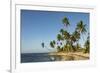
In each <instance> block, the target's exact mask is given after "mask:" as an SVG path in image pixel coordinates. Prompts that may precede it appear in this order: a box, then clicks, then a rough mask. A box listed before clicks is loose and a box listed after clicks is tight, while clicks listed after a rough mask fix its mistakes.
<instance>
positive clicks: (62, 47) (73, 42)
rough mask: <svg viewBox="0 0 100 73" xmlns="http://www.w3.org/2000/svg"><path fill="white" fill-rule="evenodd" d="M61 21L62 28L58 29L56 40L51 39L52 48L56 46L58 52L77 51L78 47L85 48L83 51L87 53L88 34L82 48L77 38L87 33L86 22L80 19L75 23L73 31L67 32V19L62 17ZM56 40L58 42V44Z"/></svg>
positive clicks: (68, 24) (68, 23)
mask: <svg viewBox="0 0 100 73" xmlns="http://www.w3.org/2000/svg"><path fill="white" fill-rule="evenodd" d="M62 23H63V26H64V28H61V29H60V31H59V33H58V34H57V40H56V41H55V40H53V41H51V42H50V46H51V47H52V48H56V49H57V51H58V52H60V51H64V52H76V51H79V49H85V51H84V53H89V50H90V49H89V48H90V47H89V45H90V41H89V34H88V37H87V40H86V42H85V43H84V47H83V48H82V47H81V45H80V43H79V40H80V39H81V38H82V36H83V35H85V33H88V32H87V30H86V24H84V22H83V21H82V20H80V21H79V22H78V23H77V25H76V28H75V31H74V32H69V31H68V30H67V28H68V26H71V24H70V22H69V19H68V18H67V17H64V18H63V19H62ZM65 28H66V29H65ZM58 42H60V44H58Z"/></svg>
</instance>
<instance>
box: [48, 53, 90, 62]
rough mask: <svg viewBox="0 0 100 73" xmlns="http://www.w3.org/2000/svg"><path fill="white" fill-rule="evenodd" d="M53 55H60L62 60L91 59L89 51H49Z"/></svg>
mask: <svg viewBox="0 0 100 73" xmlns="http://www.w3.org/2000/svg"><path fill="white" fill-rule="evenodd" d="M49 55H50V56H51V57H53V56H57V57H60V60H61V61H68V60H88V59H89V53H83V52H75V53H73V52H70V53H66V52H53V53H49Z"/></svg>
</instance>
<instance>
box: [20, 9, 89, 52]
mask: <svg viewBox="0 0 100 73" xmlns="http://www.w3.org/2000/svg"><path fill="white" fill-rule="evenodd" d="M63 17H67V18H68V19H69V22H70V24H71V25H70V26H69V27H68V28H67V30H68V31H69V32H73V31H74V30H75V27H76V24H77V23H78V22H79V21H80V20H82V21H83V22H84V24H86V25H87V29H88V31H89V13H79V12H54V11H36V10H21V53H44V52H52V51H55V50H56V49H54V48H51V47H50V45H49V43H50V41H52V40H56V35H57V34H58V33H59V30H60V29H61V28H64V26H63V24H62V19H63ZM86 37H87V34H86V35H85V37H84V40H82V39H81V40H80V43H81V45H83V43H84V41H85V40H86ZM42 42H44V43H45V45H46V46H47V47H48V48H49V49H50V50H51V51H50V50H48V49H46V48H42V46H41V43H42Z"/></svg>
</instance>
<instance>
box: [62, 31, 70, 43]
mask: <svg viewBox="0 0 100 73" xmlns="http://www.w3.org/2000/svg"><path fill="white" fill-rule="evenodd" d="M63 35H64V39H65V40H67V41H68V40H69V39H70V34H69V33H68V32H67V31H64V33H63Z"/></svg>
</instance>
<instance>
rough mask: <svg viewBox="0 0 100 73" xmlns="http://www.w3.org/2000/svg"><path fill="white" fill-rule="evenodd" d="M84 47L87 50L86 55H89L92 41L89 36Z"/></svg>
mask: <svg viewBox="0 0 100 73" xmlns="http://www.w3.org/2000/svg"><path fill="white" fill-rule="evenodd" d="M84 46H85V48H86V49H85V53H89V52H90V39H89V36H88V37H87V40H86V42H85V44H84Z"/></svg>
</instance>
